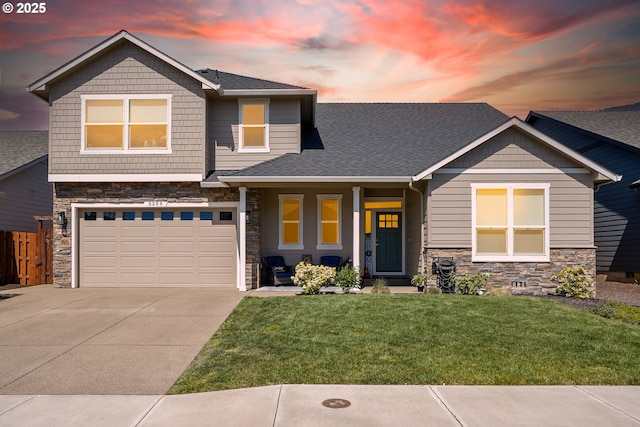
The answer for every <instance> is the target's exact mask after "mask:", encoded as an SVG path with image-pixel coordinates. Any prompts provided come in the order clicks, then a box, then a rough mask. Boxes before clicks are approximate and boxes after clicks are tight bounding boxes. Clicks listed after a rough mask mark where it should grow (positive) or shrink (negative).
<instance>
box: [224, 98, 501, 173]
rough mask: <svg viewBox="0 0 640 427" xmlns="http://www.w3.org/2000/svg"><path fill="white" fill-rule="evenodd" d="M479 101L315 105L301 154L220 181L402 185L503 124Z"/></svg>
mask: <svg viewBox="0 0 640 427" xmlns="http://www.w3.org/2000/svg"><path fill="white" fill-rule="evenodd" d="M507 119H508V116H506V115H505V114H503V113H501V112H500V111H498V110H496V109H495V108H493V107H491V106H490V105H488V104H484V103H477V104H474V103H464V104H463V103H460V104H454V103H450V104H384V103H379V104H363V103H357V104H349V103H345V104H330V103H329V104H322V103H321V104H317V106H316V129H307V130H306V131H305V132H304V134H303V141H302V144H303V145H302V148H303V149H302V152H301V153H300V154H285V155H283V156H280V157H278V158H276V159H273V160H270V161H267V162H264V163H261V164H258V165H256V166H252V167H249V168H246V169H243V170H240V171H237V172H235V173H229V174H226V175H219V176H218V179H219V180H220V181H223V182H225V181H229V182H234V181H245V182H249V181H254V182H257V181H263V180H266V181H278V180H286V179H289V180H290V179H291V177H294V178H296V180H298V181H304V180H308V181H325V182H329V181H332V180H333V181H345V180H346V181H355V180H358V181H367V180H371V181H386V182H390V181H401V182H408V181H409V180H410V177H411V176H413V175H415V174H417V173H419V172H420V171H422V170H423V169H424V167H425V165H431V164H434V163H436V162H438V161H439V160H441V159H443V158H446V157H447V156H449V155H450V154H452V153H455V152H456V151H458V150H460V149H461V148H462V147H464V146H466V145H467V144H469V143H471V142H473V141H474V140H476V139H477V138H479V137H481V136H482V135H484V134H486V133H487V132H489V131H490V130H492V129H494V128H496V127H497V126H499V125H500V124H502V123H504V122H505V120H507Z"/></svg>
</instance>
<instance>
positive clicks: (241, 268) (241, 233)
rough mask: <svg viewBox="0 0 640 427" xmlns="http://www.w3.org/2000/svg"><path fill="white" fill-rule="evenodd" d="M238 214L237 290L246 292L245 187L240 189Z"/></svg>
mask: <svg viewBox="0 0 640 427" xmlns="http://www.w3.org/2000/svg"><path fill="white" fill-rule="evenodd" d="M238 210H239V212H238V252H239V257H238V258H239V259H238V273H237V275H236V277H237V278H238V289H239V290H241V291H246V290H247V282H246V278H247V268H246V263H247V187H240V207H239V209H238Z"/></svg>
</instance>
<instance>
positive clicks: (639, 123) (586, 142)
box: [527, 111, 640, 280]
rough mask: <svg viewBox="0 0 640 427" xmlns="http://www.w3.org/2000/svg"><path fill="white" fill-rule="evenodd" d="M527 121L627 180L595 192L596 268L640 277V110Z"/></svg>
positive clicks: (542, 114) (559, 114) (558, 114)
mask: <svg viewBox="0 0 640 427" xmlns="http://www.w3.org/2000/svg"><path fill="white" fill-rule="evenodd" d="M527 122H528V123H529V124H531V125H532V126H533V127H535V128H536V129H538V130H540V131H542V132H544V133H546V134H547V135H549V136H551V137H553V138H555V139H556V140H558V141H560V142H562V143H563V144H564V145H566V146H568V147H570V148H572V149H573V150H575V151H577V152H579V153H581V154H582V155H584V156H585V157H587V158H590V159H592V160H594V161H597V162H598V163H599V164H601V165H604V166H605V167H606V168H609V169H612V170H615V171H616V172H617V173H619V174H621V175H622V176H623V179H622V180H621V181H620V182H617V183H615V184H611V185H605V186H603V187H602V188H599V189H598V190H597V191H596V194H595V244H596V246H597V250H596V262H597V270H598V272H601V273H607V274H608V276H609V279H611V280H633V279H634V278H635V279H640V111H592V112H587V111H578V112H576V111H532V112H531V113H530V114H529V116H528V117H527Z"/></svg>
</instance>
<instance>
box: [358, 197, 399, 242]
mask: <svg viewBox="0 0 640 427" xmlns="http://www.w3.org/2000/svg"><path fill="white" fill-rule="evenodd" d="M364 209H365V212H364V232H365V234H371V224H372V221H371V211H372V210H376V209H402V201H400V200H396V201H378V202H371V201H369V202H364Z"/></svg>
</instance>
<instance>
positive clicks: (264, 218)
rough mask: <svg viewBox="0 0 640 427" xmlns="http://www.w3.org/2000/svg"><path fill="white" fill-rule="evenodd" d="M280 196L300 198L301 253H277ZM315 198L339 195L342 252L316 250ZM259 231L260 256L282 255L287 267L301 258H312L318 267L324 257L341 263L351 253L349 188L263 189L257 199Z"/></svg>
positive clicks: (351, 222)
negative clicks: (332, 256)
mask: <svg viewBox="0 0 640 427" xmlns="http://www.w3.org/2000/svg"><path fill="white" fill-rule="evenodd" d="M279 194H303V195H304V200H303V215H304V222H303V239H304V249H301V250H279V249H278V242H279V234H278V233H279V207H280V205H279V199H278V195H279ZM318 194H342V218H341V220H342V250H338V249H336V250H332V249H322V250H319V249H316V245H317V243H318V200H317V197H316V196H317V195H318ZM260 200H261V206H260V229H261V230H260V231H261V236H260V237H261V239H260V240H261V242H262V255H263V256H269V255H282V256H284V257H285V261H286V262H287V264H288V265H295V264H297V263H298V262H300V260H301V257H302V254H311V255H312V256H313V262H314V263H316V264H317V263H319V262H320V257H321V256H323V255H339V256H341V257H342V258H343V260H344V259H346V257H348V256H350V255H351V254H352V253H353V219H352V218H353V192H352V190H351V188H349V189H344V188H341V189H339V190H337V189H331V188H326V189H323V188H319V189H315V188H314V189H299V190H290V189H277V188H273V189H263V190H262V194H261V196H260Z"/></svg>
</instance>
